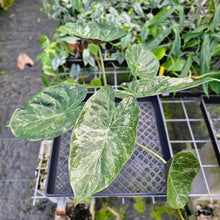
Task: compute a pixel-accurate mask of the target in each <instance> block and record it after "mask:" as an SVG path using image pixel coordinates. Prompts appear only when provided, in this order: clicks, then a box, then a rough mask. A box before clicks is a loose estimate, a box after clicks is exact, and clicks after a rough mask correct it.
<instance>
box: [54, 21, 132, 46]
mask: <svg viewBox="0 0 220 220" xmlns="http://www.w3.org/2000/svg"><path fill="white" fill-rule="evenodd" d="M58 31H59V32H64V33H67V34H69V35H74V36H76V37H79V38H81V39H85V40H87V41H89V42H93V43H96V44H100V43H105V42H110V41H113V40H116V39H120V38H122V37H124V36H126V35H127V33H128V32H127V31H126V30H124V29H121V28H118V27H115V26H112V25H108V24H99V23H95V22H89V23H83V22H78V23H72V22H71V23H66V24H65V25H63V26H60V27H59V28H58Z"/></svg>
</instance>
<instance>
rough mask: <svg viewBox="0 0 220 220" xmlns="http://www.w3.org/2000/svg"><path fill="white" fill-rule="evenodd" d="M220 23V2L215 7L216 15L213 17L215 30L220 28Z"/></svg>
mask: <svg viewBox="0 0 220 220" xmlns="http://www.w3.org/2000/svg"><path fill="white" fill-rule="evenodd" d="M219 24H220V4H219V5H218V6H217V7H216V9H215V15H214V18H213V32H214V30H215V29H216V30H217V29H218V28H219V26H220V25H219Z"/></svg>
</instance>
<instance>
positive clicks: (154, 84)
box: [117, 76, 219, 98]
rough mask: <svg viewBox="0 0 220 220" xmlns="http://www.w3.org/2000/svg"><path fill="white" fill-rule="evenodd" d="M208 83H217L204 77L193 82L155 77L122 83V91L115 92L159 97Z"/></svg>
mask: <svg viewBox="0 0 220 220" xmlns="http://www.w3.org/2000/svg"><path fill="white" fill-rule="evenodd" d="M210 81H219V79H217V78H214V77H204V78H202V79H200V80H196V81H193V80H192V79H191V78H190V77H186V78H174V77H169V76H157V77H154V78H148V79H142V80H136V81H133V82H129V83H123V84H122V87H123V88H124V89H125V92H123V91H117V95H119V94H120V93H121V97H123V93H124V94H126V95H128V94H130V95H134V96H135V97H136V98H140V97H146V96H153V95H159V94H163V93H169V92H178V91H180V90H184V89H189V88H193V87H196V86H199V85H201V84H203V83H206V82H210Z"/></svg>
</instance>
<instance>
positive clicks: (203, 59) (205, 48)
mask: <svg viewBox="0 0 220 220" xmlns="http://www.w3.org/2000/svg"><path fill="white" fill-rule="evenodd" d="M210 62H211V52H210V38H209V35H207V34H205V35H204V40H203V43H202V48H201V52H200V75H203V74H205V73H207V72H209V71H210Z"/></svg>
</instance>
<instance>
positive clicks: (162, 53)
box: [153, 47, 166, 60]
mask: <svg viewBox="0 0 220 220" xmlns="http://www.w3.org/2000/svg"><path fill="white" fill-rule="evenodd" d="M153 54H154V55H155V56H156V57H157V59H158V60H161V59H163V57H164V56H165V55H166V48H165V47H162V48H157V49H156V50H154V51H153Z"/></svg>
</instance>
